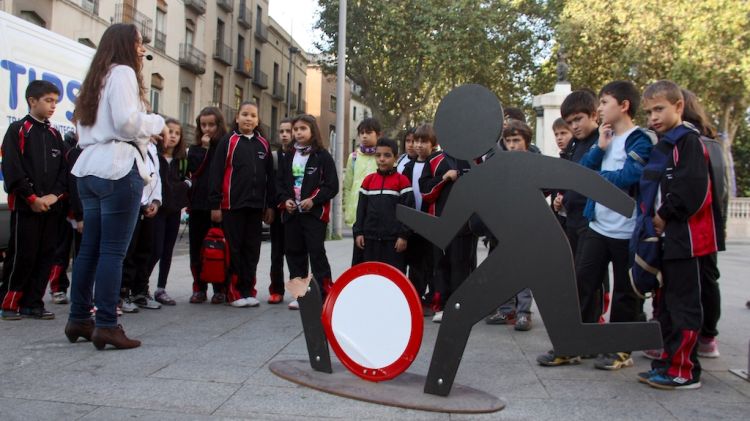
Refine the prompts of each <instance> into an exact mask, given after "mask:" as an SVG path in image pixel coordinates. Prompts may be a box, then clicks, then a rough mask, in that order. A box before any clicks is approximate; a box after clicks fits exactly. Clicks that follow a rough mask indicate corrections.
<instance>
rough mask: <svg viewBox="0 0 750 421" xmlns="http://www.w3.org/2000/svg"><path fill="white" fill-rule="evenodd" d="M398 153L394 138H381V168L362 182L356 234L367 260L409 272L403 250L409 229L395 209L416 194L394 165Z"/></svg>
mask: <svg viewBox="0 0 750 421" xmlns="http://www.w3.org/2000/svg"><path fill="white" fill-rule="evenodd" d="M397 154H398V146H397V145H396V142H395V141H393V140H391V139H386V138H381V139H378V143H377V145H376V148H375V158H376V159H377V163H378V170H377V171H376V172H375V173H373V174H370V175H368V176H367V177H365V179H364V181H363V182H362V187H361V188H360V190H359V204H358V205H357V220H356V221H355V222H354V227H353V234H354V239H355V243H356V246H357V247H359V248H360V249H362V250H364V259H365V261H366V262H382V263H388V264H390V265H392V266H394V267H396V268H398V269H399V270H401V271H402V272H406V259H405V253H404V252H405V251H406V249H407V241H408V238H409V231H410V230H409V229H408V228H407V227H406V226H405V225H404V224H402V223H401V222H399V220H398V219H396V208H397V206H398V205H399V204H401V205H404V206H409V207H413V202H414V195H413V194H412V187H411V182H410V181H409V179H408V178H406V176H405V175H403V174H401V173H399V172H398V171H396V168H395V167H394V164H395V162H396V155H397Z"/></svg>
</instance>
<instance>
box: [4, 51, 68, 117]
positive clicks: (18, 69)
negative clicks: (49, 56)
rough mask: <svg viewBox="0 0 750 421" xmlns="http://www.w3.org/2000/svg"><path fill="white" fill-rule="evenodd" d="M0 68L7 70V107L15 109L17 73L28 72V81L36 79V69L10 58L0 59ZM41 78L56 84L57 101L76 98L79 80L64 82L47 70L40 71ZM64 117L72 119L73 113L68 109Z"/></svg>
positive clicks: (17, 97) (16, 106)
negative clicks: (58, 91) (57, 91)
mask: <svg viewBox="0 0 750 421" xmlns="http://www.w3.org/2000/svg"><path fill="white" fill-rule="evenodd" d="M0 68H3V69H5V70H7V71H8V75H9V81H8V107H9V108H10V109H11V110H15V109H16V108H18V104H19V95H18V88H19V86H18V82H19V80H18V79H19V75H25V74H26V73H27V72H28V75H29V76H28V80H29V81H32V80H37V71H36V69H34V68H33V67H29V68H27V67H26V66H24V65H22V64H18V63H15V62H13V61H11V60H0ZM42 80H46V81H48V82H51V83H53V84H54V85H55V86H57V89H59V90H60V97H59V98H58V100H57V102H58V103H60V102H62V101H63V100H64V99H66V100H68V101H70V103H71V104H75V102H76V99H77V98H78V91H79V90H80V88H81V81H78V80H70V81H68V83H67V84H64V83H63V81H62V79H61V78H60V77H59V76H57V75H55V74H53V73H49V72H43V73H42ZM65 118H67V119H68V121H73V113H72V112H70V111H68V112H66V113H65Z"/></svg>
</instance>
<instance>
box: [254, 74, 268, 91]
mask: <svg viewBox="0 0 750 421" xmlns="http://www.w3.org/2000/svg"><path fill="white" fill-rule="evenodd" d="M253 85H255V86H257V87H259V88H260V89H268V75H267V74H265V73H263V72H261V71H260V70H256V71H255V73H254V74H253Z"/></svg>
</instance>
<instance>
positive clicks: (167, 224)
mask: <svg viewBox="0 0 750 421" xmlns="http://www.w3.org/2000/svg"><path fill="white" fill-rule="evenodd" d="M179 232H180V211H177V212H171V213H165V212H159V213H157V214H156V216H155V217H154V252H153V253H151V261H149V264H148V273H149V276H151V274H152V273H153V272H154V268H155V267H156V264H157V263H159V281H158V282H157V284H156V286H157V288H166V286H167V278H168V277H169V269H170V268H171V267H172V252H173V251H174V245H175V243H176V242H177V234H178V233H179Z"/></svg>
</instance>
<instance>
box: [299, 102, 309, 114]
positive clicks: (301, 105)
mask: <svg viewBox="0 0 750 421" xmlns="http://www.w3.org/2000/svg"><path fill="white" fill-rule="evenodd" d="M297 111H299V113H300V114H305V113H306V112H307V101H300V102H299V103H297Z"/></svg>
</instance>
